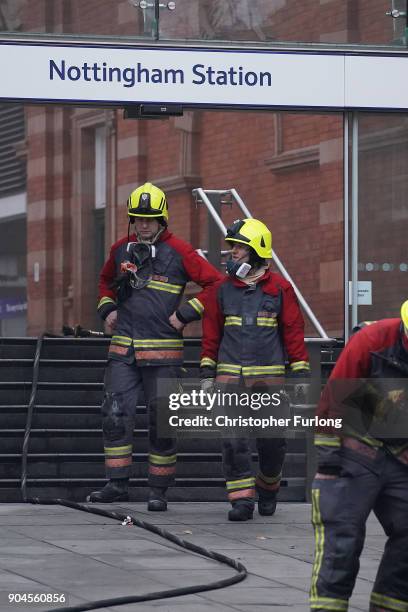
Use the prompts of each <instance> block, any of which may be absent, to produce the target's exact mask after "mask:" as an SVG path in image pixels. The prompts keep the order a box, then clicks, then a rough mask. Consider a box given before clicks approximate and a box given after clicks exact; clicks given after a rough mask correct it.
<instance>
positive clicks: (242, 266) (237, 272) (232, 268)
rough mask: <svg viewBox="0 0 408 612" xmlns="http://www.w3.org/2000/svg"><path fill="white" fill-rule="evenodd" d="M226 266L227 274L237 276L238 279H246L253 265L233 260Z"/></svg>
mask: <svg viewBox="0 0 408 612" xmlns="http://www.w3.org/2000/svg"><path fill="white" fill-rule="evenodd" d="M226 266H227V273H228V274H229V275H230V276H235V277H236V278H245V277H246V276H247V275H248V273H249V271H250V269H251V265H250V264H249V263H246V262H244V263H242V262H241V261H233V259H232V258H230V259H228V261H227V264H226Z"/></svg>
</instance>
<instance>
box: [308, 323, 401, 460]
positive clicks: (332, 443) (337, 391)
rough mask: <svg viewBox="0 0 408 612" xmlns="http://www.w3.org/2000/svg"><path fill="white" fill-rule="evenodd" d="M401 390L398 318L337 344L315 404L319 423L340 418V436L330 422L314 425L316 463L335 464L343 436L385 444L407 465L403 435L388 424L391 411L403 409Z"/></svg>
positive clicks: (392, 418) (372, 444) (399, 325)
mask: <svg viewBox="0 0 408 612" xmlns="http://www.w3.org/2000/svg"><path fill="white" fill-rule="evenodd" d="M403 379H407V383H405V384H404V380H403ZM407 389H408V339H407V337H406V335H405V333H404V331H403V325H402V322H401V319H383V320H381V321H376V322H374V323H371V324H369V325H366V326H364V327H362V328H361V329H360V331H357V333H356V334H355V335H354V336H352V338H351V339H350V341H349V342H348V343H347V344H346V346H345V348H344V349H343V351H342V353H341V355H340V357H339V359H338V361H337V363H336V365H335V367H334V369H333V371H332V373H331V375H330V378H329V380H328V383H327V385H326V387H325V388H324V390H323V393H322V397H321V400H320V403H319V405H318V408H317V412H316V415H317V416H318V417H319V419H320V422H321V423H323V419H330V418H332V419H334V418H337V419H342V423H343V427H342V430H341V435H339V434H338V433H337V432H336V429H335V428H334V427H331V426H330V425H329V426H324V425H320V426H318V427H317V429H316V431H317V433H316V435H315V445H316V446H317V451H318V462H319V467H321V468H323V469H324V468H325V467H333V468H336V467H337V466H339V464H340V457H341V447H342V445H343V443H344V439H345V437H351V438H353V439H355V440H358V441H360V442H362V443H363V444H365V445H367V446H368V447H374V448H378V447H381V446H385V447H386V448H388V449H389V450H390V451H391V452H392V453H393V454H394V455H395V456H397V458H398V459H400V460H401V461H402V462H403V463H406V464H407V465H408V436H406V435H405V434H404V432H403V431H401V437H400V436H399V435H398V431H397V432H395V431H393V430H392V429H390V428H389V424H390V422H391V421H392V420H395V417H396V416H397V411H398V410H401V409H403V410H405V411H406V407H407V406H408V398H407ZM387 423H388V425H387ZM363 451H364V447H363Z"/></svg>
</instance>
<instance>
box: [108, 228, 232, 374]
mask: <svg viewBox="0 0 408 612" xmlns="http://www.w3.org/2000/svg"><path fill="white" fill-rule="evenodd" d="M136 240H137V239H136V236H135V235H132V236H131V237H130V241H133V242H136ZM127 244H128V240H127V238H122V239H121V240H119V241H118V242H116V243H115V244H114V245H113V246H112V248H111V250H110V255H109V258H108V260H107V261H106V263H105V264H104V266H103V268H102V271H101V274H100V279H99V297H100V299H99V304H98V312H99V314H100V315H101V317H102V318H103V319H105V318H106V317H107V315H108V314H109V313H110V312H112V311H113V310H117V312H118V318H117V323H116V328H115V333H114V335H113V337H112V341H111V346H110V350H109V357H110V358H113V359H119V360H121V361H126V362H128V363H131V362H132V361H133V360H134V359H135V358H136V361H137V363H138V365H164V364H172V365H180V364H181V363H182V361H183V336H182V334H181V332H178V331H177V330H176V329H174V328H173V327H172V325H171V324H170V323H169V317H170V315H171V314H173V312H175V311H176V310H177V312H178V314H179V315H180V319H181V320H182V321H183V322H184V323H189V322H191V321H194V320H198V319H200V318H201V317H202V315H203V312H204V311H205V309H206V308H207V305H208V298H209V295H210V290H211V288H212V287H214V286H215V285H216V284H217V283H219V282H220V280H221V279H222V276H221V274H220V272H218V271H217V270H216V269H215V268H214V267H213V266H212V265H211V264H210V263H208V261H206V260H205V259H204V258H203V257H201V256H200V255H199V254H198V253H197V252H196V251H195V250H194V249H193V247H192V246H191V245H190V244H188V243H187V242H184V241H183V240H180V239H179V238H176V237H175V236H174V235H173V234H171V233H170V232H169V231H168V230H165V231H164V232H163V233H162V234H161V236H160V237H159V240H158V241H157V242H156V243H155V247H156V252H155V257H154V258H153V259H152V265H153V274H152V275H151V280H150V281H149V282H148V283H147V285H146V286H145V287H143V288H142V289H131V290H130V295H128V297H127V298H126V299H124V300H123V301H120V299H118V292H117V290H116V289H115V288H113V287H112V284H113V281H114V279H115V278H117V277H118V276H119V274H120V264H121V263H122V262H123V261H125V260H126V259H128V255H127V252H126V247H127ZM188 281H194V282H195V283H197V284H198V285H200V286H201V287H202V288H203V290H202V291H201V292H200V293H199V294H198V295H197V296H196V297H194V298H192V299H190V300H189V301H188V302H187V303H185V304H183V305H182V306H180V301H181V298H182V296H183V292H184V288H185V286H186V283H187V282H188Z"/></svg>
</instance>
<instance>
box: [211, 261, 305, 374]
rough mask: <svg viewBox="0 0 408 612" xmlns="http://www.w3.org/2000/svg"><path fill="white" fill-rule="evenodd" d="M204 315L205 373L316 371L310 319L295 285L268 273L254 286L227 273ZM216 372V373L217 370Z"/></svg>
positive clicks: (214, 290) (213, 292) (272, 273)
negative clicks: (307, 326)
mask: <svg viewBox="0 0 408 612" xmlns="http://www.w3.org/2000/svg"><path fill="white" fill-rule="evenodd" d="M211 296H212V299H211V300H210V299H209V300H208V308H207V309H206V312H205V315H204V318H203V349H202V354H201V368H202V369H203V370H204V368H205V372H206V373H205V376H211V375H213V376H214V375H215V373H216V374H217V376H219V375H232V376H237V375H238V376H240V375H243V376H246V377H247V376H268V375H270V376H282V375H283V374H284V373H285V360H286V357H287V358H288V360H289V363H290V368H291V370H292V371H293V372H299V373H300V372H302V373H307V372H308V371H309V370H310V367H309V359H308V353H307V349H306V346H305V341H304V321H303V317H302V313H301V311H300V308H299V304H298V301H297V298H296V295H295V292H294V290H293V287H292V285H291V284H290V283H289V282H287V281H286V280H285V279H284V278H283V277H282V276H280V275H279V274H276V273H274V272H271V271H269V270H268V271H267V272H266V273H265V274H264V276H263V277H261V278H260V279H259V281H258V282H257V283H256V284H254V285H248V284H246V283H244V282H242V281H240V280H239V279H236V278H230V277H226V278H225V280H224V282H223V283H222V284H221V285H220V286H219V287H215V288H213V289H212V290H211ZM211 370H212V373H211Z"/></svg>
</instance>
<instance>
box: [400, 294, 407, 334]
mask: <svg viewBox="0 0 408 612" xmlns="http://www.w3.org/2000/svg"><path fill="white" fill-rule="evenodd" d="M401 319H402V322H403V324H404V327H405V331H406V332H408V300H406V301H405V302H404V303H403V305H402V306H401Z"/></svg>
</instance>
